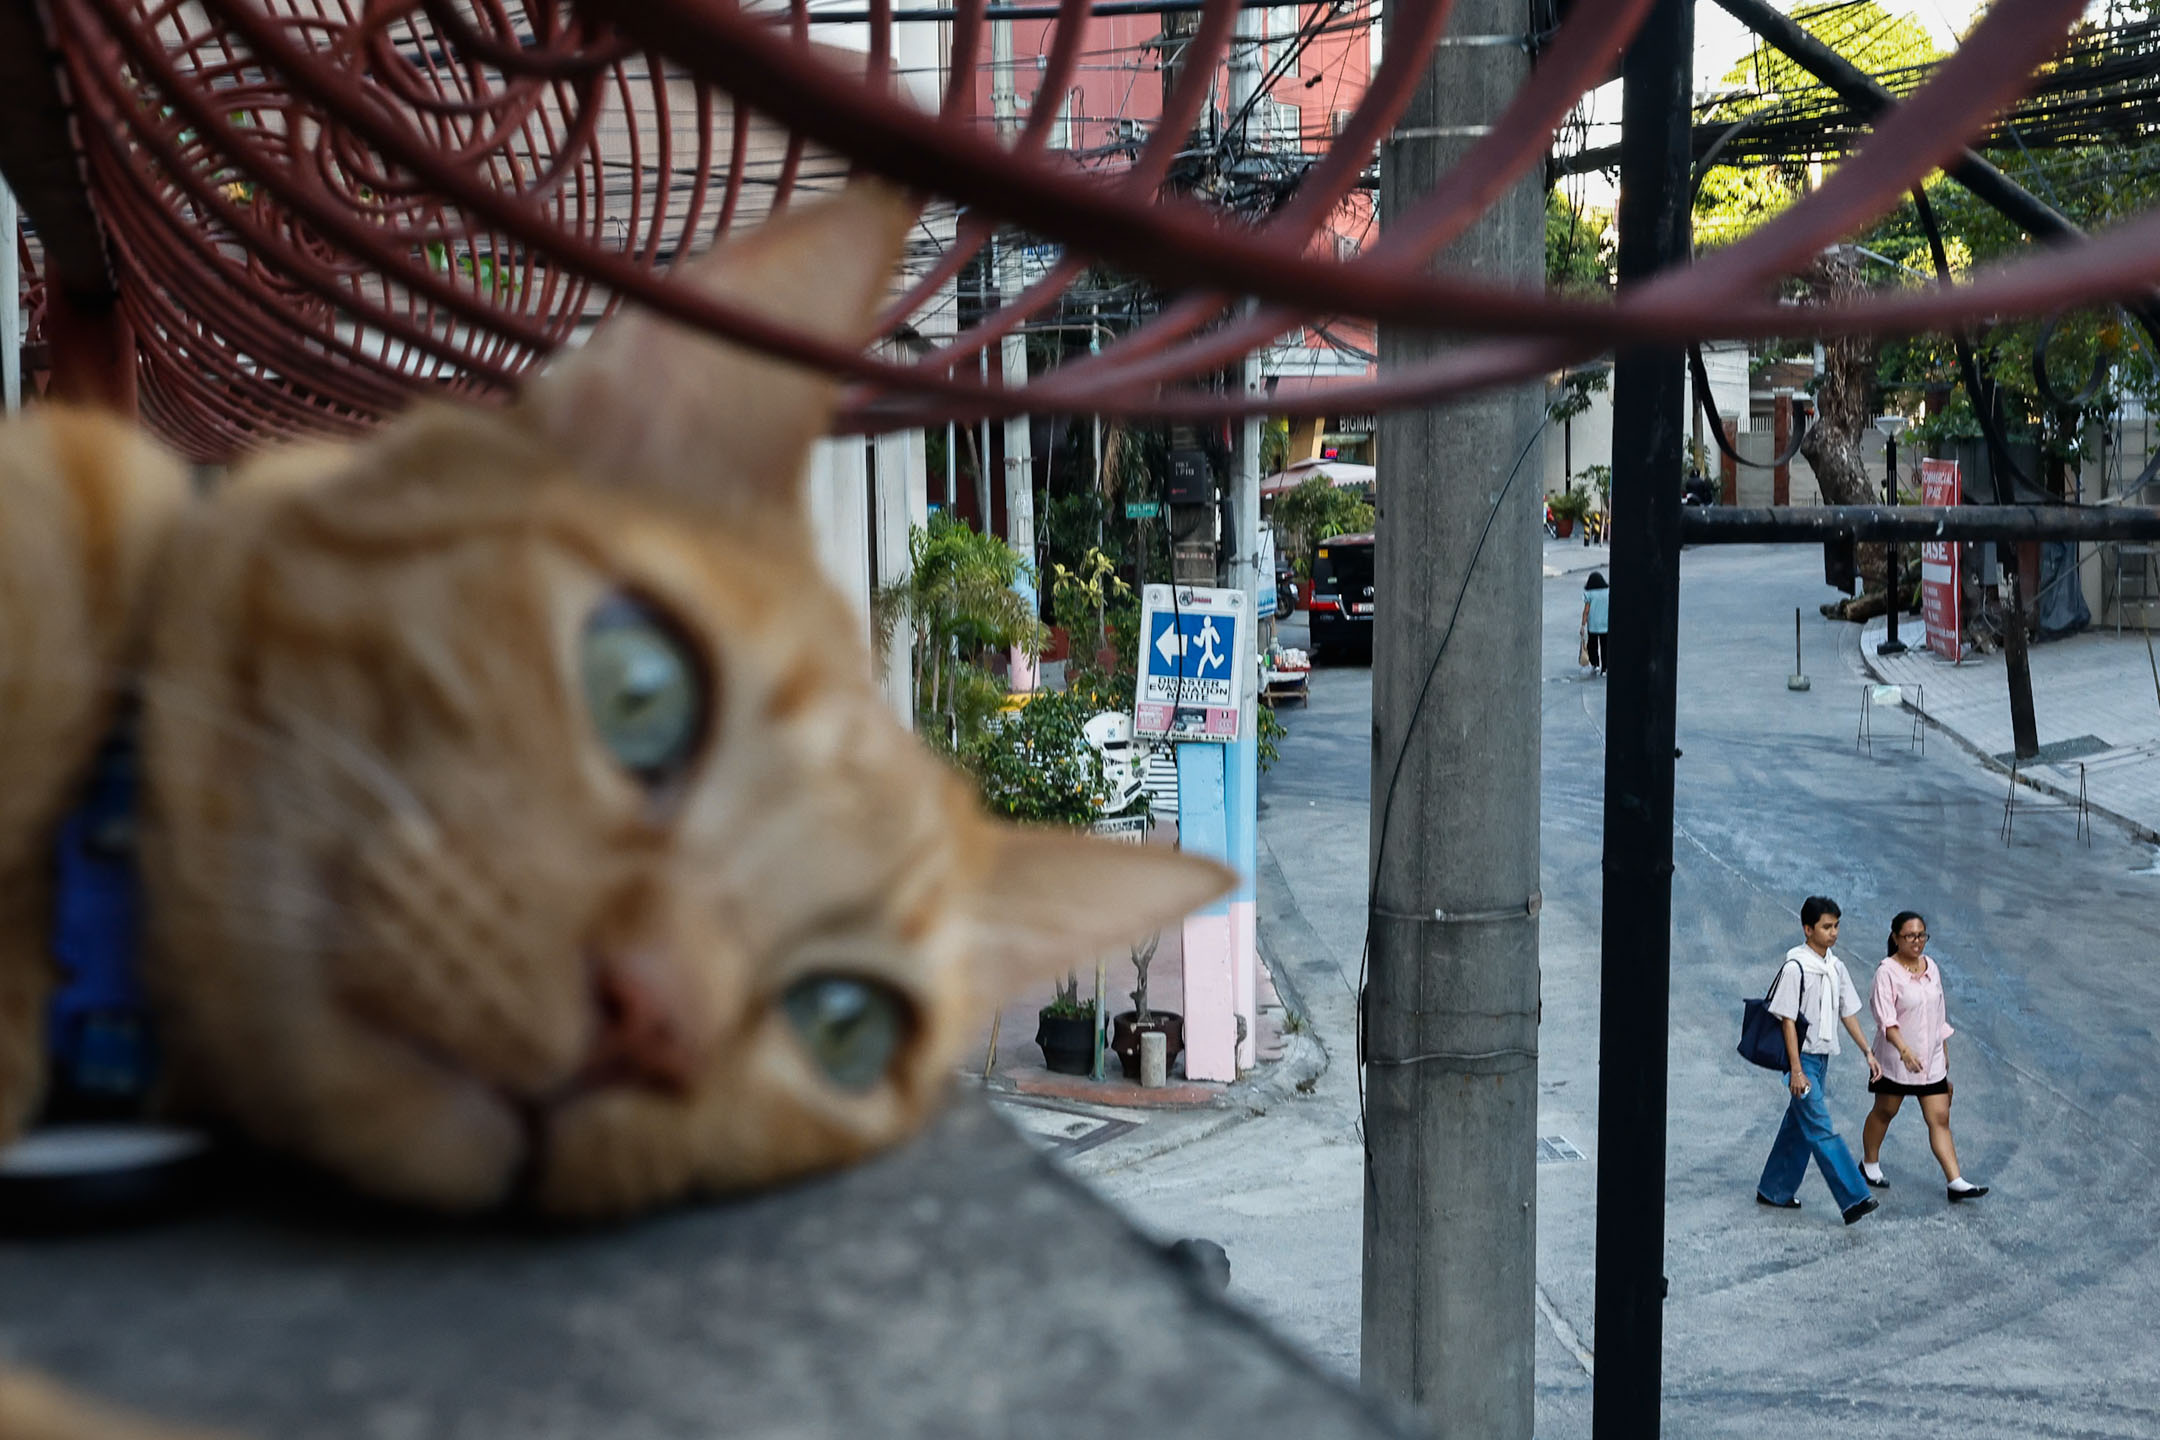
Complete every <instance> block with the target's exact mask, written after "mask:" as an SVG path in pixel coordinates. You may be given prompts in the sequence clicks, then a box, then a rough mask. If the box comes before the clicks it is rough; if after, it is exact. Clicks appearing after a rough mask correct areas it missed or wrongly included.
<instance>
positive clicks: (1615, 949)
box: [1531, 0, 1695, 1440]
mask: <svg viewBox="0 0 2160 1440" xmlns="http://www.w3.org/2000/svg"><path fill="white" fill-rule="evenodd" d="M1694 58H1695V5H1694V0H1657V3H1656V4H1655V6H1654V7H1653V8H1652V9H1651V11H1650V14H1649V17H1648V18H1647V19H1646V20H1645V21H1644V22H1643V26H1642V28H1641V29H1640V30H1638V31H1636V33H1635V40H1634V43H1633V44H1631V45H1630V46H1629V47H1628V52H1627V58H1626V60H1625V61H1624V62H1623V63H1622V67H1621V77H1622V80H1623V82H1624V83H1623V89H1622V96H1621V102H1620V214H1619V229H1620V253H1619V268H1620V284H1621V285H1622V287H1625V286H1627V285H1628V284H1629V283H1630V282H1636V281H1640V280H1643V279H1645V278H1646V277H1648V276H1651V275H1655V274H1657V273H1658V272H1659V271H1661V270H1663V269H1664V268H1665V267H1666V266H1668V265H1672V264H1676V263H1679V262H1682V261H1684V260H1686V259H1687V256H1688V247H1689V235H1690V221H1691V218H1692V217H1691V214H1690V205H1691V203H1692V202H1691V196H1692V189H1693V187H1692V185H1691V183H1690V179H1691V176H1690V169H1691V166H1692V163H1693V160H1692V156H1691V154H1690V143H1689V140H1690V137H1689V121H1690V119H1691V118H1692V108H1691V102H1692V100H1693V75H1694ZM1684 373H1685V352H1684V351H1683V350H1682V349H1681V348H1680V347H1679V346H1677V345H1655V346H1640V347H1636V348H1632V349H1627V350H1622V351H1620V352H1619V353H1618V354H1617V355H1616V356H1615V357H1614V360H1613V487H1612V517H1613V528H1612V629H1611V633H1610V634H1608V635H1607V636H1606V637H1605V646H1606V656H1607V663H1606V672H1607V674H1609V675H1610V676H1611V679H1609V680H1608V681H1607V682H1606V684H1607V687H1608V688H1607V691H1606V704H1605V715H1606V730H1605V895H1604V902H1605V903H1604V911H1605V915H1604V932H1603V937H1602V941H1601V945H1600V977H1601V982H1600V983H1601V991H1600V993H1601V996H1602V998H1601V1000H1600V1002H1599V1006H1598V1139H1599V1144H1598V1174H1597V1302H1596V1304H1597V1311H1596V1315H1597V1377H1596V1381H1595V1390H1594V1392H1593V1398H1592V1400H1591V1420H1590V1424H1591V1434H1592V1435H1593V1436H1594V1437H1595V1440H1643V1437H1654V1436H1655V1435H1656V1434H1657V1433H1658V1423H1659V1399H1660V1381H1661V1378H1662V1368H1663V1364H1664V1355H1665V1300H1664V1295H1665V1291H1664V1278H1663V1277H1664V1262H1665V1096H1666V1073H1665V1071H1666V1051H1667V1034H1666V1031H1667V1026H1668V1024H1669V1023H1670V1019H1671V1016H1670V1014H1669V1009H1670V1006H1669V1003H1668V995H1667V991H1668V989H1669V988H1670V984H1671V977H1672V854H1673V731H1674V726H1675V709H1676V706H1677V698H1676V697H1677V691H1676V689H1675V679H1676V677H1675V672H1674V665H1675V662H1676V656H1677V651H1678V648H1679V641H1680V574H1679V571H1680V472H1681V465H1682V442H1681V436H1682V422H1683V418H1684V417H1683V416H1682V413H1681V411H1682V408H1683V407H1684V405H1685V404H1686V387H1685V380H1684ZM1531 793H1535V792H1531Z"/></svg>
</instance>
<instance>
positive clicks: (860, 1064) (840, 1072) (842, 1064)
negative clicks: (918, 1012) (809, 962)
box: [780, 975, 908, 1090]
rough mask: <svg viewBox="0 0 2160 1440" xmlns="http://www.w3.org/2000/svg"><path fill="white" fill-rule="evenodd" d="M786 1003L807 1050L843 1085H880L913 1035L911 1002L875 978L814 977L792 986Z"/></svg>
mask: <svg viewBox="0 0 2160 1440" xmlns="http://www.w3.org/2000/svg"><path fill="white" fill-rule="evenodd" d="M780 1004H781V1008H782V1009H784V1010H785V1011H786V1012H787V1017H788V1023H789V1024H791V1025H793V1026H794V1027H795V1036H796V1038H797V1039H798V1040H800V1041H801V1042H802V1046H803V1049H805V1050H807V1051H808V1052H809V1053H810V1058H811V1059H813V1060H815V1061H817V1064H818V1068H819V1069H820V1070H823V1071H824V1072H825V1075H826V1078H827V1079H829V1080H831V1081H832V1082H833V1083H834V1084H835V1085H838V1086H840V1087H841V1088H842V1089H846V1090H868V1089H869V1088H870V1087H871V1086H873V1085H875V1084H877V1082H878V1081H879V1080H880V1079H881V1078H883V1076H884V1074H885V1072H886V1070H887V1068H888V1067H890V1066H891V1064H892V1061H893V1056H894V1055H896V1054H897V1053H899V1050H900V1043H901V1041H903V1040H904V1039H906V1038H907V1028H908V1006H907V1002H906V1001H905V1000H903V999H901V998H900V996H898V995H897V994H895V993H894V992H893V991H892V990H890V989H888V988H887V987H886V986H883V985H880V984H878V983H877V982H876V981H874V980H858V979H854V978H852V977H849V976H845V975H813V976H811V977H810V978H809V979H807V980H801V981H798V982H796V983H795V984H794V985H793V986H791V987H790V988H789V989H788V991H787V993H786V994H785V995H783V996H781V997H780Z"/></svg>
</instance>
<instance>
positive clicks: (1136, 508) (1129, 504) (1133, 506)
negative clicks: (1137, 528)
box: [1125, 500, 1162, 520]
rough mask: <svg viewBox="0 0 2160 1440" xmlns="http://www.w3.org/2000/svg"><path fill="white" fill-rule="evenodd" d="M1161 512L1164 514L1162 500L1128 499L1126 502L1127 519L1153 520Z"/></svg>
mask: <svg viewBox="0 0 2160 1440" xmlns="http://www.w3.org/2000/svg"><path fill="white" fill-rule="evenodd" d="M1160 514H1162V502H1161V501H1160V500H1128V501H1126V502H1125V518H1126V519H1127V520H1153V519H1154V518H1155V517H1156V516H1158V515H1160Z"/></svg>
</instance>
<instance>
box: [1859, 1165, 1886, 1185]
mask: <svg viewBox="0 0 2160 1440" xmlns="http://www.w3.org/2000/svg"><path fill="white" fill-rule="evenodd" d="M1860 1178H1861V1179H1863V1180H1865V1181H1867V1183H1868V1189H1870V1190H1887V1189H1889V1188H1890V1180H1889V1178H1888V1177H1887V1176H1885V1177H1884V1178H1883V1179H1881V1180H1877V1179H1876V1178H1875V1177H1874V1176H1872V1175H1870V1174H1868V1173H1867V1171H1865V1170H1863V1171H1861V1172H1860Z"/></svg>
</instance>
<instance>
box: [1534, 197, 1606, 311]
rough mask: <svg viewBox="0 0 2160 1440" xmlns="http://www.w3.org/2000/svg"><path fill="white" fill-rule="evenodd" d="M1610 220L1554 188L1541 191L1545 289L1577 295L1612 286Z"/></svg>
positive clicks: (1603, 213)
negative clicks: (1543, 197) (1542, 198)
mask: <svg viewBox="0 0 2160 1440" xmlns="http://www.w3.org/2000/svg"><path fill="white" fill-rule="evenodd" d="M1611 219H1612V217H1611V216H1610V215H1607V214H1606V213H1605V212H1603V211H1601V210H1591V209H1587V208H1584V207H1581V206H1578V205H1577V204H1576V203H1575V202H1574V201H1573V200H1571V199H1569V198H1568V197H1567V196H1566V195H1563V194H1561V193H1560V192H1559V191H1558V190H1548V191H1547V192H1546V193H1545V288H1546V289H1548V290H1552V291H1556V292H1560V293H1567V294H1576V295H1580V294H1584V293H1588V292H1602V291H1606V290H1610V289H1611V288H1612V277H1613V244H1612V236H1611V230H1612V226H1611Z"/></svg>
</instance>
